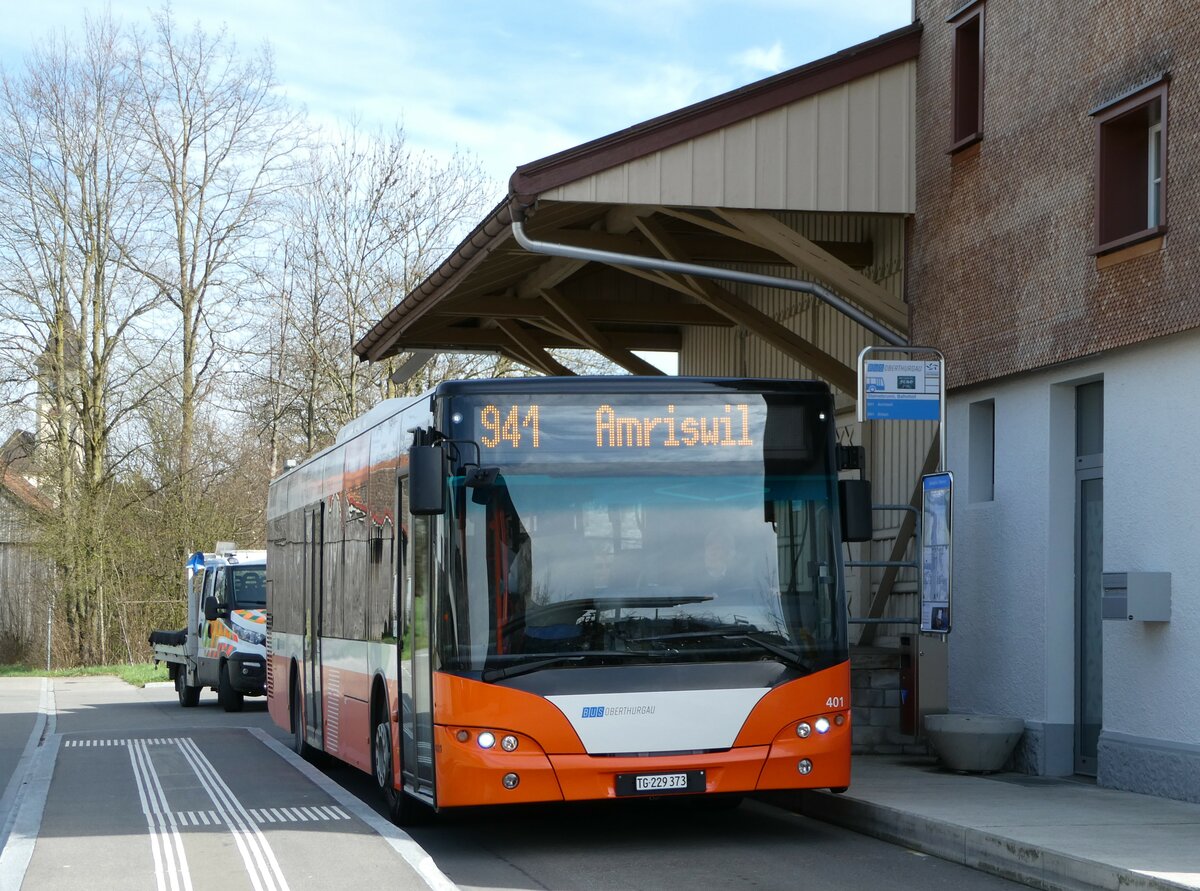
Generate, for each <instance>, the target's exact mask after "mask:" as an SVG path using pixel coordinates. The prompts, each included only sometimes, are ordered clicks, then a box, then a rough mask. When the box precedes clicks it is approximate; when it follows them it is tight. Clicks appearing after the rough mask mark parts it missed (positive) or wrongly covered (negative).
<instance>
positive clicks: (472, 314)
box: [436, 278, 732, 327]
mask: <svg viewBox="0 0 1200 891" xmlns="http://www.w3.org/2000/svg"><path fill="white" fill-rule="evenodd" d="M655 281H656V282H658V283H659V284H663V282H662V279H661V278H655ZM688 296H689V297H690V296H691V294H690V292H688ZM571 303H572V305H573V306H575V307H577V309H578V311H579V312H580V313H582V314H583V315H584V316H585V317H586V318H587V319H589V320H590V321H592V322H593V323H596V322H625V323H628V324H646V325H710V326H720V327H728V326H729V325H730V324H732V323H731V322H730V321H729V319H727V318H725V316H723V315H721V314H720V313H716V312H713V311H712V310H711V309H709V308H708V307H707V306H705V305H704V304H702V303H683V302H677V303H666V302H651V301H648V300H642V301H639V302H637V303H635V302H633V301H631V300H626V301H617V300H580V299H577V298H572V300H571ZM555 314H556V313H555V311H554V308H553V307H551V306H550V305H549V304H547V303H546V301H545V300H543V299H541V298H540V297H538V298H533V299H529V300H522V299H519V298H515V297H507V296H504V295H500V294H494V295H493V294H488V295H484V296H482V297H472V298H470V299H469V300H468V299H463V300H458V301H455V300H447V301H445V302H444V303H443V304H442V305H441V306H439V307H438V310H437V313H436V315H437V316H438V317H440V318H445V319H470V318H487V319H533V318H539V317H541V318H545V317H546V316H547V315H555Z"/></svg>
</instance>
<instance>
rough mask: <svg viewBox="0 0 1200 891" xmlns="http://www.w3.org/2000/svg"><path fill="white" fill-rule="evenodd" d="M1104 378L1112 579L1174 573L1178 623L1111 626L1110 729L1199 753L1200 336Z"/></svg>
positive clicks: (1139, 357)
mask: <svg viewBox="0 0 1200 891" xmlns="http://www.w3.org/2000/svg"><path fill="white" fill-rule="evenodd" d="M1112 364H1113V367H1112V369H1111V370H1110V371H1106V372H1105V375H1104V568H1105V570H1106V571H1109V572H1121V571H1130V572H1133V571H1163V572H1169V573H1171V621H1169V622H1163V623H1158V622H1155V623H1150V622H1114V621H1108V622H1105V623H1104V631H1105V634H1104V729H1105V730H1110V731H1116V732H1119V733H1129V734H1134V735H1136V736H1143V737H1151V738H1154V739H1163V740H1171V741H1175V742H1184V743H1193V744H1195V743H1200V682H1198V681H1197V679H1196V669H1197V668H1200V519H1198V518H1200V461H1198V460H1197V457H1198V456H1197V443H1200V386H1198V384H1200V334H1195V333H1192V334H1187V335H1181V336H1178V337H1174V338H1170V339H1167V340H1164V341H1160V342H1158V343H1157V344H1155V345H1154V346H1153V347H1139V348H1137V349H1136V350H1131V351H1129V353H1128V355H1125V356H1122V357H1121V358H1120V359H1119V360H1117V361H1114V362H1113V363H1112Z"/></svg>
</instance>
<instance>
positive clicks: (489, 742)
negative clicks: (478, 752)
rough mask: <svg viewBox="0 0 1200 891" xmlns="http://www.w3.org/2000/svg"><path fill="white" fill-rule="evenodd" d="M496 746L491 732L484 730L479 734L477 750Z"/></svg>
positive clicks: (494, 736) (494, 737)
mask: <svg viewBox="0 0 1200 891" xmlns="http://www.w3.org/2000/svg"><path fill="white" fill-rule="evenodd" d="M495 744H496V735H495V734H494V733H492V732H491V731H488V730H485V731H483V733H481V734H479V748H481V749H490V748H491V747H492V746H494V745H495Z"/></svg>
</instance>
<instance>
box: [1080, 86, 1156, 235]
mask: <svg viewBox="0 0 1200 891" xmlns="http://www.w3.org/2000/svg"><path fill="white" fill-rule="evenodd" d="M1091 115H1092V117H1093V118H1094V119H1095V128H1096V253H1097V254H1103V253H1107V252H1109V251H1112V250H1115V249H1116V248H1120V247H1124V246H1125V245H1128V244H1132V243H1134V242H1137V241H1143V240H1145V239H1147V238H1152V237H1154V236H1156V235H1160V234H1162V233H1163V232H1164V231H1165V230H1166V222H1167V215H1166V206H1167V205H1166V198H1167V80H1166V78H1159V79H1158V80H1156V81H1155V82H1154V83H1151V84H1148V85H1145V86H1142V87H1139V88H1138V89H1137V90H1134V91H1133V92H1131V93H1128V94H1126V95H1125V96H1123V97H1121V98H1120V99H1117V100H1116V101H1114V102H1110V103H1107V104H1106V105H1103V106H1100V107H1099V108H1096V109H1093V110H1092V112H1091Z"/></svg>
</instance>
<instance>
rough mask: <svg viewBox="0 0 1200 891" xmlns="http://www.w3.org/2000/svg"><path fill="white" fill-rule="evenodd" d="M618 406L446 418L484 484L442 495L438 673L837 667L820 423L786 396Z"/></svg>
mask: <svg viewBox="0 0 1200 891" xmlns="http://www.w3.org/2000/svg"><path fill="white" fill-rule="evenodd" d="M659 401H662V399H661V397H660V398H659ZM627 402H629V403H634V404H621V403H620V402H619V400H616V399H613V398H612V397H608V401H606V402H604V403H603V404H601V405H598V406H596V405H582V406H580V405H577V404H565V403H564V404H559V405H556V404H553V401H552V400H549V399H540V400H538V401H537V403H529V404H520V405H517V406H511V407H510V406H502V407H499V408H497V407H495V406H494V405H493V404H491V403H481V404H473V405H471V406H470V407H469V408H468V409H467V411H463V412H460V413H457V414H456V417H462V418H464V419H468V418H471V419H477V420H478V422H479V424H478V431H479V432H480V433H481V434H482V435H481V436H480V441H481V443H482V448H481V452H482V463H483V464H484V466H485V467H487V468H488V470H489V473H494V476H487V477H486V478H485V481H484V482H483V483H480V482H479V481H478V480H476V481H475V482H474V484H473V485H471V486H468V485H466V480H467V478H468V477H467V474H466V473H464V474H462V475H460V476H458V477H455V478H454V480H453V481H452V487H453V495H454V497H453V498H452V505H453V507H452V516H451V518H450V523H449V526H450V529H451V541H452V544H453V547H452V551H451V555H452V556H451V561H452V565H451V573H450V579H449V588H448V590H449V594H448V596H447V597H446V599H445V602H444V603H443V608H441V609H439V611H438V615H439V619H440V620H441V627H440V629H439V633H438V640H439V655H440V657H441V665H442V667H443V669H447V670H460V671H479V672H481V673H482V675H483V678H484V679H485V680H487V679H489V677H503V676H507V674H509V673H510V672H517V671H522V670H526V669H523V668H522V666H528V667H529V670H532V669H533V668H536V667H537V666H538V665H539V664H546V665H551V664H553V665H555V666H571V665H605V664H622V665H627V664H661V663H680V662H714V661H746V660H764V659H769V660H775V661H780V662H783V663H785V664H788V665H791V666H792V667H794V668H798V669H800V670H803V671H812V670H816V669H818V668H823V667H827V666H829V665H832V664H835V663H836V662H839V661H842V660H844V659H845V619H844V616H843V615H842V611H840V610H839V609H838V603H839V596H838V590H839V585H838V562H839V561H838V554H837V550H836V537H835V534H834V526H835V523H836V514H835V513H834V512H833V498H834V497H835V493H836V477H835V475H834V473H833V472H832V469H831V468H830V467H829V462H828V453H829V451H830V448H829V443H828V438H829V428H828V426H827V424H826V422H825V420H824V419H825V415H824V414H822V413H820V412H819V411H818V407H816V406H813V405H809V404H807V403H806V402H805V401H803V400H802V399H800V398H799V397H795V396H792V397H789V398H787V399H783V398H780V399H777V400H775V401H771V400H770V399H769V398H764V397H763V396H761V395H754V394H749V395H747V394H738V396H737V400H736V401H734V402H732V403H731V402H729V401H728V400H727V399H726V398H725V397H724V396H721V397H713V398H711V399H708V398H705V399H701V398H699V397H694V396H693V397H690V402H689V403H688V404H687V405H684V404H683V400H679V401H677V402H673V403H670V404H668V405H661V406H658V405H655V406H652V405H646V404H644V403H645V397H644V396H642V395H639V396H638V397H637V398H636V399H634V398H633V397H630V399H629V400H627ZM531 407H532V408H533V409H534V410H535V412H536V413H537V415H536V416H535V417H536V421H537V424H538V429H537V430H536V432H537V434H538V436H539V440H538V442H537V445H536V449H535V447H534V444H533V442H532V439H531V436H532V433H533V432H534V431H533V430H531V429H529V425H526V427H525V428H524V429H522V428H521V424H522V419H523V418H525V417H528V416H529V415H530V408H531ZM667 409H669V411H667ZM656 410H657V416H656V415H654V414H653V412H655V411H656ZM635 416H636V417H637V418H640V419H641V420H639V421H638V423H637V425H631V424H626V425H625V428H624V433H623V434H622V435H623V436H624V437H625V440H624V441H626V442H628V443H629V446H628V447H626V446H624V445H617V444H616V443H617V442H618V440H617V439H616V438H615V437H616V431H619V430H620V425H619V424H618V423H617V422H619V421H620V420H621V419H622V418H634V417H635ZM513 418H515V425H510V427H509V430H508V433H509V434H510V435H509V440H508V441H507V442H500V440H501V439H502V438H503V436H504V431H505V423H506V421H511V420H512V419H513ZM664 419H667V420H670V421H671V423H670V424H668V423H658V424H652V423H651V422H659V421H664ZM726 419H730V420H728V421H726ZM691 422H695V423H691ZM708 422H711V423H708ZM706 423H707V424H708V426H707V428H706V429H707V430H708V437H709V442H708V443H706V444H705V443H701V442H700V439H699V437H700V435H701V430H702V429H705V424H706ZM635 427H636V429H635ZM648 427H649V428H651V430H650V432H649V433H647V428H648ZM655 427H656V428H657V429H654V428H655ZM672 427H673V428H674V429H672ZM610 432H611V433H613V436H609V435H608V434H609V433H610ZM692 434H695V435H694V436H692ZM656 437H657V438H656ZM672 437H674V438H675V439H676V440H678V442H679V444H678V445H674V446H672V445H669V444H668V443H669V442H670V439H671V438H672ZM689 437H691V438H693V439H695V442H694V444H693V445H687V444H686V442H687V439H688V438H689ZM489 443H494V445H489ZM639 443H640V444H639ZM547 445H549V448H547ZM705 445H707V448H705V447H703V446H705ZM523 446H524V447H526V448H527V451H525V452H520V453H519V454H514V451H518V450H520V449H521V448H522V447H523ZM493 458H499V459H501V460H500V461H497V462H496V463H495V464H490V459H493Z"/></svg>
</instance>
